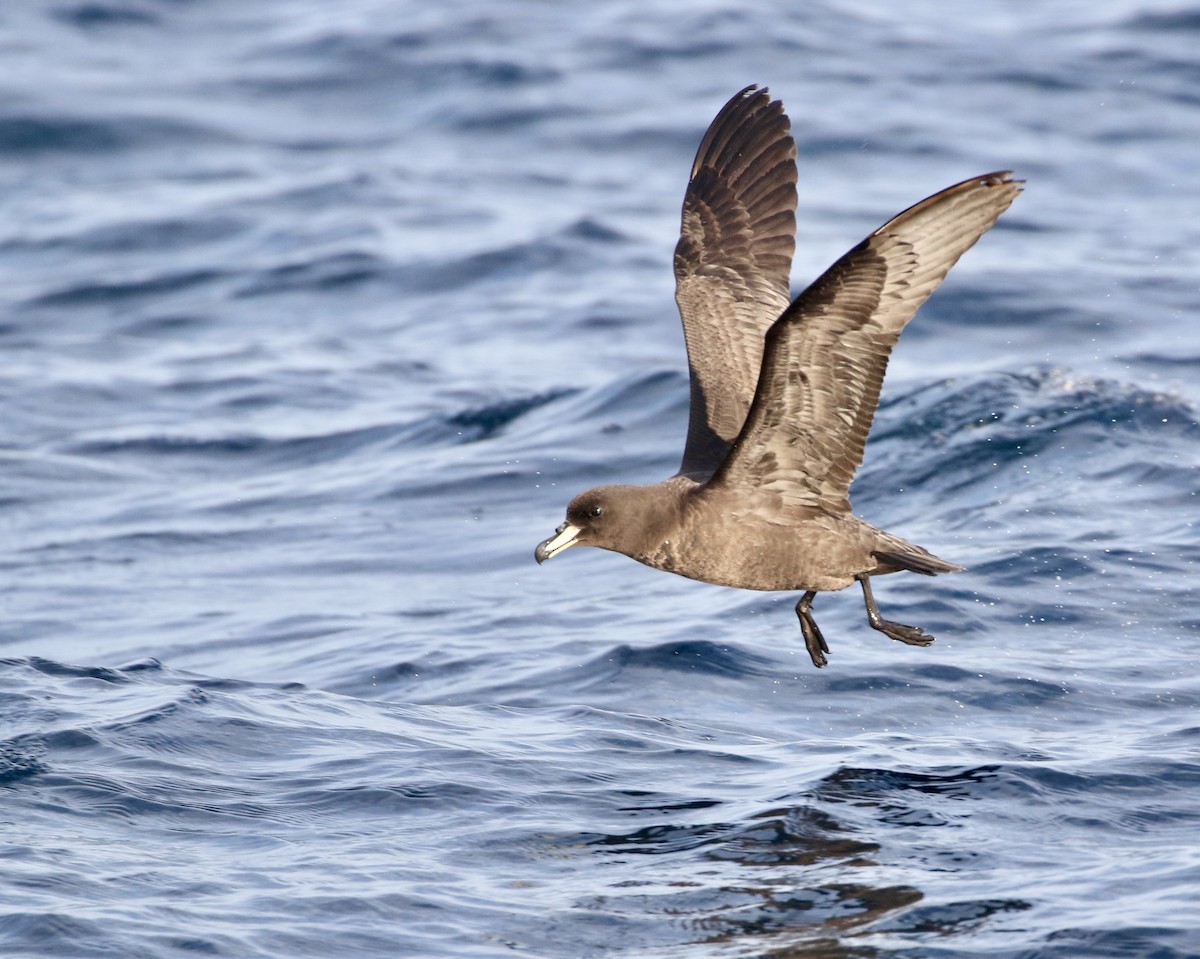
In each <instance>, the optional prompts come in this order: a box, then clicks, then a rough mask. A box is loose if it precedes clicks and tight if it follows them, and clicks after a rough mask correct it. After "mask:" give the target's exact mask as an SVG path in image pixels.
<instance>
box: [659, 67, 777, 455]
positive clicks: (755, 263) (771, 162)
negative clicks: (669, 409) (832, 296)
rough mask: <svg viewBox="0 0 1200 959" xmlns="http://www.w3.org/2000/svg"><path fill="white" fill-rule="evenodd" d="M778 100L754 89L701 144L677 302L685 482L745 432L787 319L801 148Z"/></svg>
mask: <svg viewBox="0 0 1200 959" xmlns="http://www.w3.org/2000/svg"><path fill="white" fill-rule="evenodd" d="M790 130H791V124H790V123H789V122H788V118H787V116H786V115H785V114H784V112H783V106H782V104H780V103H779V101H778V100H772V99H771V96H770V93H769V92H768V91H767V90H766V89H765V88H762V89H760V88H759V87H756V86H751V87H747V88H746V89H745V90H742V91H741V92H740V93H738V94H737V95H736V96H735V97H734V98H733V99H732V100H730V101H729V102H728V103H727V104H726V105H725V106H724V108H723V109H722V110H721V112H720V113H718V114H717V116H716V118H715V119H714V120H713V122H712V124H711V125H710V126H709V128H708V131H707V132H706V133H705V135H704V138H703V140H701V143H700V148H699V150H698V151H697V152H696V159H695V162H694V163H693V164H692V173H691V177H690V178H689V181H688V188H687V192H686V194H685V196H684V201H683V217H682V224H681V227H680V235H679V243H678V245H677V246H676V247H675V300H676V302H677V303H678V305H679V313H680V316H681V317H682V319H683V332H684V339H685V341H686V343H687V353H688V370H689V373H690V375H691V414H690V417H689V421H688V437H687V443H686V446H685V448H684V454H683V462H682V464H681V465H680V470H679V471H680V472H681V473H703V474H705V475H709V474H711V473H712V472H713V470H715V469H716V468H717V466H718V465H719V464H720V462H721V461H722V459H724V457H725V455H726V453H727V452H728V451H729V447H730V445H731V444H732V443H733V440H734V439H735V437H736V436H737V435H738V431H739V430H741V428H742V424H743V423H744V422H745V419H746V413H747V411H748V410H749V409H750V403H751V401H752V400H753V398H754V387H755V384H756V383H757V382H758V375H759V370H760V367H761V365H762V349H763V338H764V336H765V334H766V331H767V329H768V328H769V327H770V325H771V324H772V323H773V322H774V321H775V320H776V319H777V318H778V317H779V315H780V314H781V313H782V312H783V311H784V310H785V309H787V306H788V301H789V299H790V293H789V288H788V279H789V274H790V272H791V267H792V252H793V250H794V248H795V232H796V214H795V211H796V144H795V141H794V140H793V139H792V137H791V133H790Z"/></svg>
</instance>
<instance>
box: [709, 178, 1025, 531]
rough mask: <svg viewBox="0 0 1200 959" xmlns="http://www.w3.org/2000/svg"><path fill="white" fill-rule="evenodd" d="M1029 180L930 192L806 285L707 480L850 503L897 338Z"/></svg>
mask: <svg viewBox="0 0 1200 959" xmlns="http://www.w3.org/2000/svg"><path fill="white" fill-rule="evenodd" d="M1020 182H1021V181H1018V180H1013V178H1012V174H1011V173H1008V172H999V173H989V174H987V175H985V176H980V177H975V178H973V179H971V180H965V181H964V182H962V183H959V184H956V185H955V186H952V187H950V188H948V189H946V190H943V191H941V192H940V193H937V194H935V195H933V196H931V197H929V198H928V199H925V200H922V201H921V202H920V203H918V204H916V205H915V206H913V207H910V208H909V209H907V210H905V211H904V212H903V213H901V214H900V215H899V216H897V217H895V218H894V219H892V220H890V221H889V222H888V223H886V224H884V225H883V226H882V227H880V228H879V229H878V230H876V231H875V232H874V233H872V234H871V235H870V236H869V237H867V238H866V239H865V240H863V242H862V243H860V244H859V245H858V246H856V247H855V248H854V249H852V250H851V251H850V252H848V253H847V254H846V255H845V256H843V257H842V258H841V259H839V260H838V261H837V262H836V263H834V264H833V266H831V267H830V268H829V269H828V270H826V271H825V273H824V274H823V275H822V276H821V277H820V279H818V280H817V281H816V282H815V283H813V284H812V286H810V287H809V288H808V289H807V290H805V291H804V292H803V293H801V294H800V295H799V296H798V297H797V298H796V299H795V301H794V302H793V303H792V304H791V306H789V307H788V309H787V311H786V312H785V313H784V314H783V315H782V316H780V317H779V319H778V321H777V322H776V323H775V324H774V325H773V326H772V327H771V328H770V330H769V331H768V333H767V336H766V344H765V348H764V352H763V359H762V369H761V373H760V376H759V381H758V389H757V391H756V393H755V396H754V401H753V404H752V405H751V408H750V412H749V414H748V416H747V418H746V422H745V424H744V426H743V427H742V430H741V432H740V434H739V435H738V437H737V440H736V442H735V443H734V445H733V448H732V449H731V450H730V453H729V455H728V456H727V457H726V459H725V461H724V463H722V464H721V467H720V468H719V469H718V471H717V472H716V474H715V475H714V476H713V478H712V479H711V481H710V482H709V486H710V487H714V488H717V487H721V486H731V487H753V488H757V489H766V490H774V491H776V492H778V493H779V494H780V495H781V496H782V497H783V498H784V499H785V501H787V502H788V503H789V504H791V505H795V506H800V507H812V508H824V509H829V510H834V511H838V512H849V510H850V497H849V492H850V483H851V481H852V480H853V479H854V474H855V472H856V471H857V470H858V467H859V465H860V464H861V463H862V456H863V447H864V446H865V444H866V441H867V433H868V432H869V431H870V429H871V422H872V420H873V419H874V417H875V408H876V406H877V405H878V402H879V390H880V388H881V387H882V385H883V376H884V373H885V372H886V370H887V363H888V357H889V356H890V355H891V351H892V347H893V346H895V344H896V341H897V339H899V337H900V333H901V332H902V331H903V329H904V327H905V325H906V324H907V323H908V321H909V320H910V319H912V317H913V314H914V313H916V311H917V309H918V308H919V307H920V306H921V304H922V303H924V302H925V300H926V299H928V297H929V295H930V294H931V293H932V292H933V291H934V290H935V289H936V288H937V287H938V285H939V284H940V283H941V282H942V280H943V279H944V278H945V276H946V274H947V273H948V272H949V270H950V268H951V267H952V266H953V265H954V264H955V262H957V260H958V258H959V257H960V256H962V254H963V253H965V252H966V251H967V250H968V249H970V248H971V246H973V245H974V244H975V242H976V241H977V240H978V239H979V237H981V236H982V235H983V234H984V233H985V232H986V231H987V230H988V229H989V228H990V227H991V226H992V224H993V223H995V222H996V219H997V218H998V217H999V216H1000V214H1001V213H1003V212H1004V211H1005V210H1007V209H1008V207H1009V205H1010V204H1011V203H1012V201H1013V199H1014V198H1015V197H1016V195H1017V194H1018V193H1019V192H1020V190H1021V187H1020Z"/></svg>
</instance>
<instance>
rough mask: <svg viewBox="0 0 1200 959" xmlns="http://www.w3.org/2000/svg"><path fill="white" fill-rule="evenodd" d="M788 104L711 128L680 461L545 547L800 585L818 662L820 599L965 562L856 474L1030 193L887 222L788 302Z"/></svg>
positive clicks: (1004, 176)
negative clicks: (1013, 211)
mask: <svg viewBox="0 0 1200 959" xmlns="http://www.w3.org/2000/svg"><path fill="white" fill-rule="evenodd" d="M790 129H791V125H790V124H789V122H788V118H787V116H786V115H785V114H784V112H783V106H782V104H781V103H779V101H777V100H772V99H771V98H770V94H769V93H768V91H767V90H766V89H765V88H762V89H760V88H758V87H756V86H751V87H747V88H746V89H745V90H743V91H742V92H741V93H739V94H737V96H735V97H734V98H733V99H732V100H730V101H729V102H728V103H727V104H726V105H725V107H724V108H723V109H722V110H721V112H720V113H719V114H717V117H716V119H715V120H713V122H712V125H711V126H710V127H709V128H708V132H707V133H705V135H704V139H703V140H702V141H701V143H700V149H699V151H698V152H697V154H696V160H695V162H694V163H693V164H692V175H691V179H690V180H689V182H688V187H687V193H686V194H685V195H684V200H683V225H682V229H681V231H680V236H679V244H678V245H677V246H676V247H675V300H676V302H677V303H678V304H679V312H680V314H681V315H682V317H683V330H684V338H685V340H686V342H687V353H688V368H689V371H690V374H691V416H690V419H689V423H688V435H687V443H686V445H685V447H684V452H683V462H682V464H681V465H680V468H679V472H678V473H676V474H675V475H674V476H672V477H671V478H670V479H667V480H664V481H663V482H661V483H656V484H654V485H653V486H600V487H597V488H596V489H591V490H588V491H587V492H584V493H580V494H579V495H578V496H576V497H575V499H573V500H572V501H571V503H570V505H569V506H568V507H567V517H566V522H564V523H563V524H562V525H561V526H559V527H558V530H557V531H556V533H555V534H554V536H552V537H550V538H549V539H547V540H546V541H545V542H543V543H541V544H540V545H539V546H538V547H537V550H536V552H535V554H534V555H535V557H536V558H537V561H538V562H539V563H542V562H545V561H546V560H547V559H549V558H550V557H552V556H555V555H557V554H558V553H561V552H562V551H563V550H565V549H567V548H568V547H571V546H598V547H600V548H601V549H610V550H613V551H615V552H618V553H624V554H625V555H626V556H630V557H632V558H633V559H636V560H637V561H638V562H640V563H645V564H646V565H647V566H653V567H654V568H655V569H662V570H667V571H668V572H672V573H678V574H679V575H681V576H687V577H689V578H690V579H698V580H703V581H704V582H706V583H716V584H718V585H721V586H737V587H740V588H742V589H761V590H804V595H803V596H801V597H800V601H799V602H798V603H797V604H796V615H797V616H799V617H800V627H801V631H802V632H803V634H804V644H805V646H806V647H807V648H808V653H809V655H810V656H811V657H812V661H813V664H814V665H816V666H824V665H825V664H826V662H827V660H826V658H825V654H826V653H828V652H829V646H828V645H827V644H826V642H825V638H824V637H823V636H822V635H821V630H820V629H818V628H817V624H816V621H815V620H814V619H813V614H812V601H813V597H814V596H816V594H817V593H818V592H823V591H825V590H837V589H844V588H845V587H847V586H849V585H850V584H851V583H853V582H855V581H857V582H858V583H859V584H860V585H861V586H862V590H863V597H864V599H865V600H866V605H867V619H868V621H869V622H870V624H871V626H872V627H874V628H875V629H877V630H879V631H880V632H883V633H886V634H887V635H888V636H890V637H891V638H892V639H896V640H899V641H900V642H902V643H908V644H910V645H914V646H928V645H929V644H930V643H931V642H933V637H932V636H930V635H929V634H928V633H925V632H923V631H922V630H920V629H918V628H916V627H915V626H904V625H902V624H900V623H893V622H890V621H889V620H886V619H884V618H883V617H882V616H881V615H880V613H879V608H878V607H877V606H876V605H875V599H874V597H873V596H872V595H871V583H870V578H871V577H872V576H879V575H882V574H884V573H894V572H897V571H899V570H910V571H912V572H916V573H923V574H925V575H928V576H932V575H934V574H936V573H948V572H953V571H955V570H960V569H962V567H961V566H956V565H954V564H953V563H949V562H947V561H946V560H944V559H939V558H938V557H937V556H934V555H933V554H932V553H930V552H929V551H927V550H925V549H922V548H921V547H920V546H915V545H913V544H912V543H909V542H908V541H907V540H904V539H901V538H900V537H899V536H895V535H893V534H891V533H887V532H884V531H883V530H881V529H878V528H876V527H874V526H872V525H871V524H870V523H867V522H864V521H863V520H861V519H859V518H858V517H857V516H854V515H853V514H852V513H851V508H850V497H849V492H850V482H851V480H852V479H853V478H854V474H855V472H856V471H857V470H858V467H859V465H860V464H861V463H862V457H863V446H864V444H865V443H866V440H867V433H868V431H869V430H870V428H871V421H872V419H874V417H875V408H876V406H877V404H878V402H879V390H880V387H881V386H882V384H883V375H884V372H885V371H886V369H887V363H888V356H889V355H890V354H891V351H892V347H893V346H894V345H895V343H896V340H897V339H898V338H899V336H900V333H901V331H902V330H903V329H904V327H905V325H906V324H907V323H908V321H909V320H910V319H912V317H913V314H914V313H916V311H917V308H918V307H920V305H921V304H922V303H924V302H925V300H926V299H927V298H928V296H929V294H930V293H932V292H933V291H934V290H935V289H936V288H937V286H938V285H939V284H940V283H941V282H942V280H943V279H944V278H945V276H946V273H947V272H948V271H949V270H950V267H952V266H953V265H954V264H955V262H956V261H957V260H958V258H959V257H960V256H962V254H963V253H964V252H966V250H968V249H969V248H970V247H971V246H972V245H973V244H974V243H975V241H976V240H978V239H979V237H980V236H982V235H983V233H984V232H986V231H987V229H988V228H989V227H990V226H991V225H992V224H993V223H995V222H996V218H997V217H999V216H1000V214H1001V213H1003V212H1004V211H1005V210H1006V209H1008V207H1009V204H1011V203H1012V201H1013V199H1014V198H1015V197H1016V195H1017V194H1018V193H1019V192H1020V190H1021V187H1020V185H1019V184H1020V182H1021V181H1019V180H1013V178H1012V174H1011V173H1009V172H1000V173H988V174H985V175H984V176H978V177H973V178H972V179H970V180H964V181H963V182H962V183H959V184H957V185H955V186H952V187H950V188H949V189H946V190H943V191H942V192H941V193H937V194H934V195H933V196H931V197H929V198H928V199H926V200H922V201H921V202H920V203H918V204H917V205H916V206H913V207H910V208H909V209H907V210H905V211H904V212H903V213H901V214H900V215H899V216H897V217H895V218H894V219H892V220H889V221H888V222H887V223H885V224H884V225H883V226H881V227H880V228H879V229H878V230H876V231H875V232H874V233H872V234H871V235H870V236H868V237H867V238H866V239H865V240H863V241H862V242H861V243H860V244H858V246H856V247H854V249H852V250H851V251H850V252H849V253H847V254H846V255H845V256H843V257H842V258H841V259H840V260H838V261H837V262H836V263H834V264H833V266H831V267H830V268H829V269H828V270H826V271H825V273H824V275H822V276H821V277H820V278H819V279H818V280H817V281H816V282H815V283H813V284H812V286H810V287H809V288H808V289H807V290H805V291H804V292H803V293H801V294H800V295H799V296H798V297H796V299H794V300H791V302H790V303H789V288H788V277H789V273H790V271H791V262H792V252H793V250H794V248H795V232H796V218H795V210H796V144H795V142H794V141H793V140H792V137H791V133H790Z"/></svg>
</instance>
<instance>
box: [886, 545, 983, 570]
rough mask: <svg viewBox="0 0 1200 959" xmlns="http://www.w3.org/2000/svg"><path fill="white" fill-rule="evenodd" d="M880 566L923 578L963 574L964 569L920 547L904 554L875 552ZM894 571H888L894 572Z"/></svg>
mask: <svg viewBox="0 0 1200 959" xmlns="http://www.w3.org/2000/svg"><path fill="white" fill-rule="evenodd" d="M871 555H872V556H874V557H875V558H876V559H877V560H879V562H880V565H883V566H890V567H893V569H894V570H901V569H907V570H911V571H912V572H914V573H921V574H922V575H923V576H936V575H937V574H938V573H957V572H961V571H962V570H963V568H964V567H962V566H957V565H955V564H954V563H947V562H946V561H945V560H944V559H940V558H939V557H937V556H934V555H933V553H928V552H926V551H925V550H923V549H921V547H919V546H915V547H913V551H911V552H910V551H909V550H905V551H904V552H891V551H888V550H875V551H874V552H873V553H872V554H871ZM892 571H893V570H888V572H892Z"/></svg>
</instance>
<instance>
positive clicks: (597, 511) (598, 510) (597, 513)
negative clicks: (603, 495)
mask: <svg viewBox="0 0 1200 959" xmlns="http://www.w3.org/2000/svg"><path fill="white" fill-rule="evenodd" d="M603 513H604V510H603V508H602V507H599V506H593V507H592V508H591V509H590V510H588V516H600V515H602V514H603Z"/></svg>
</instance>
